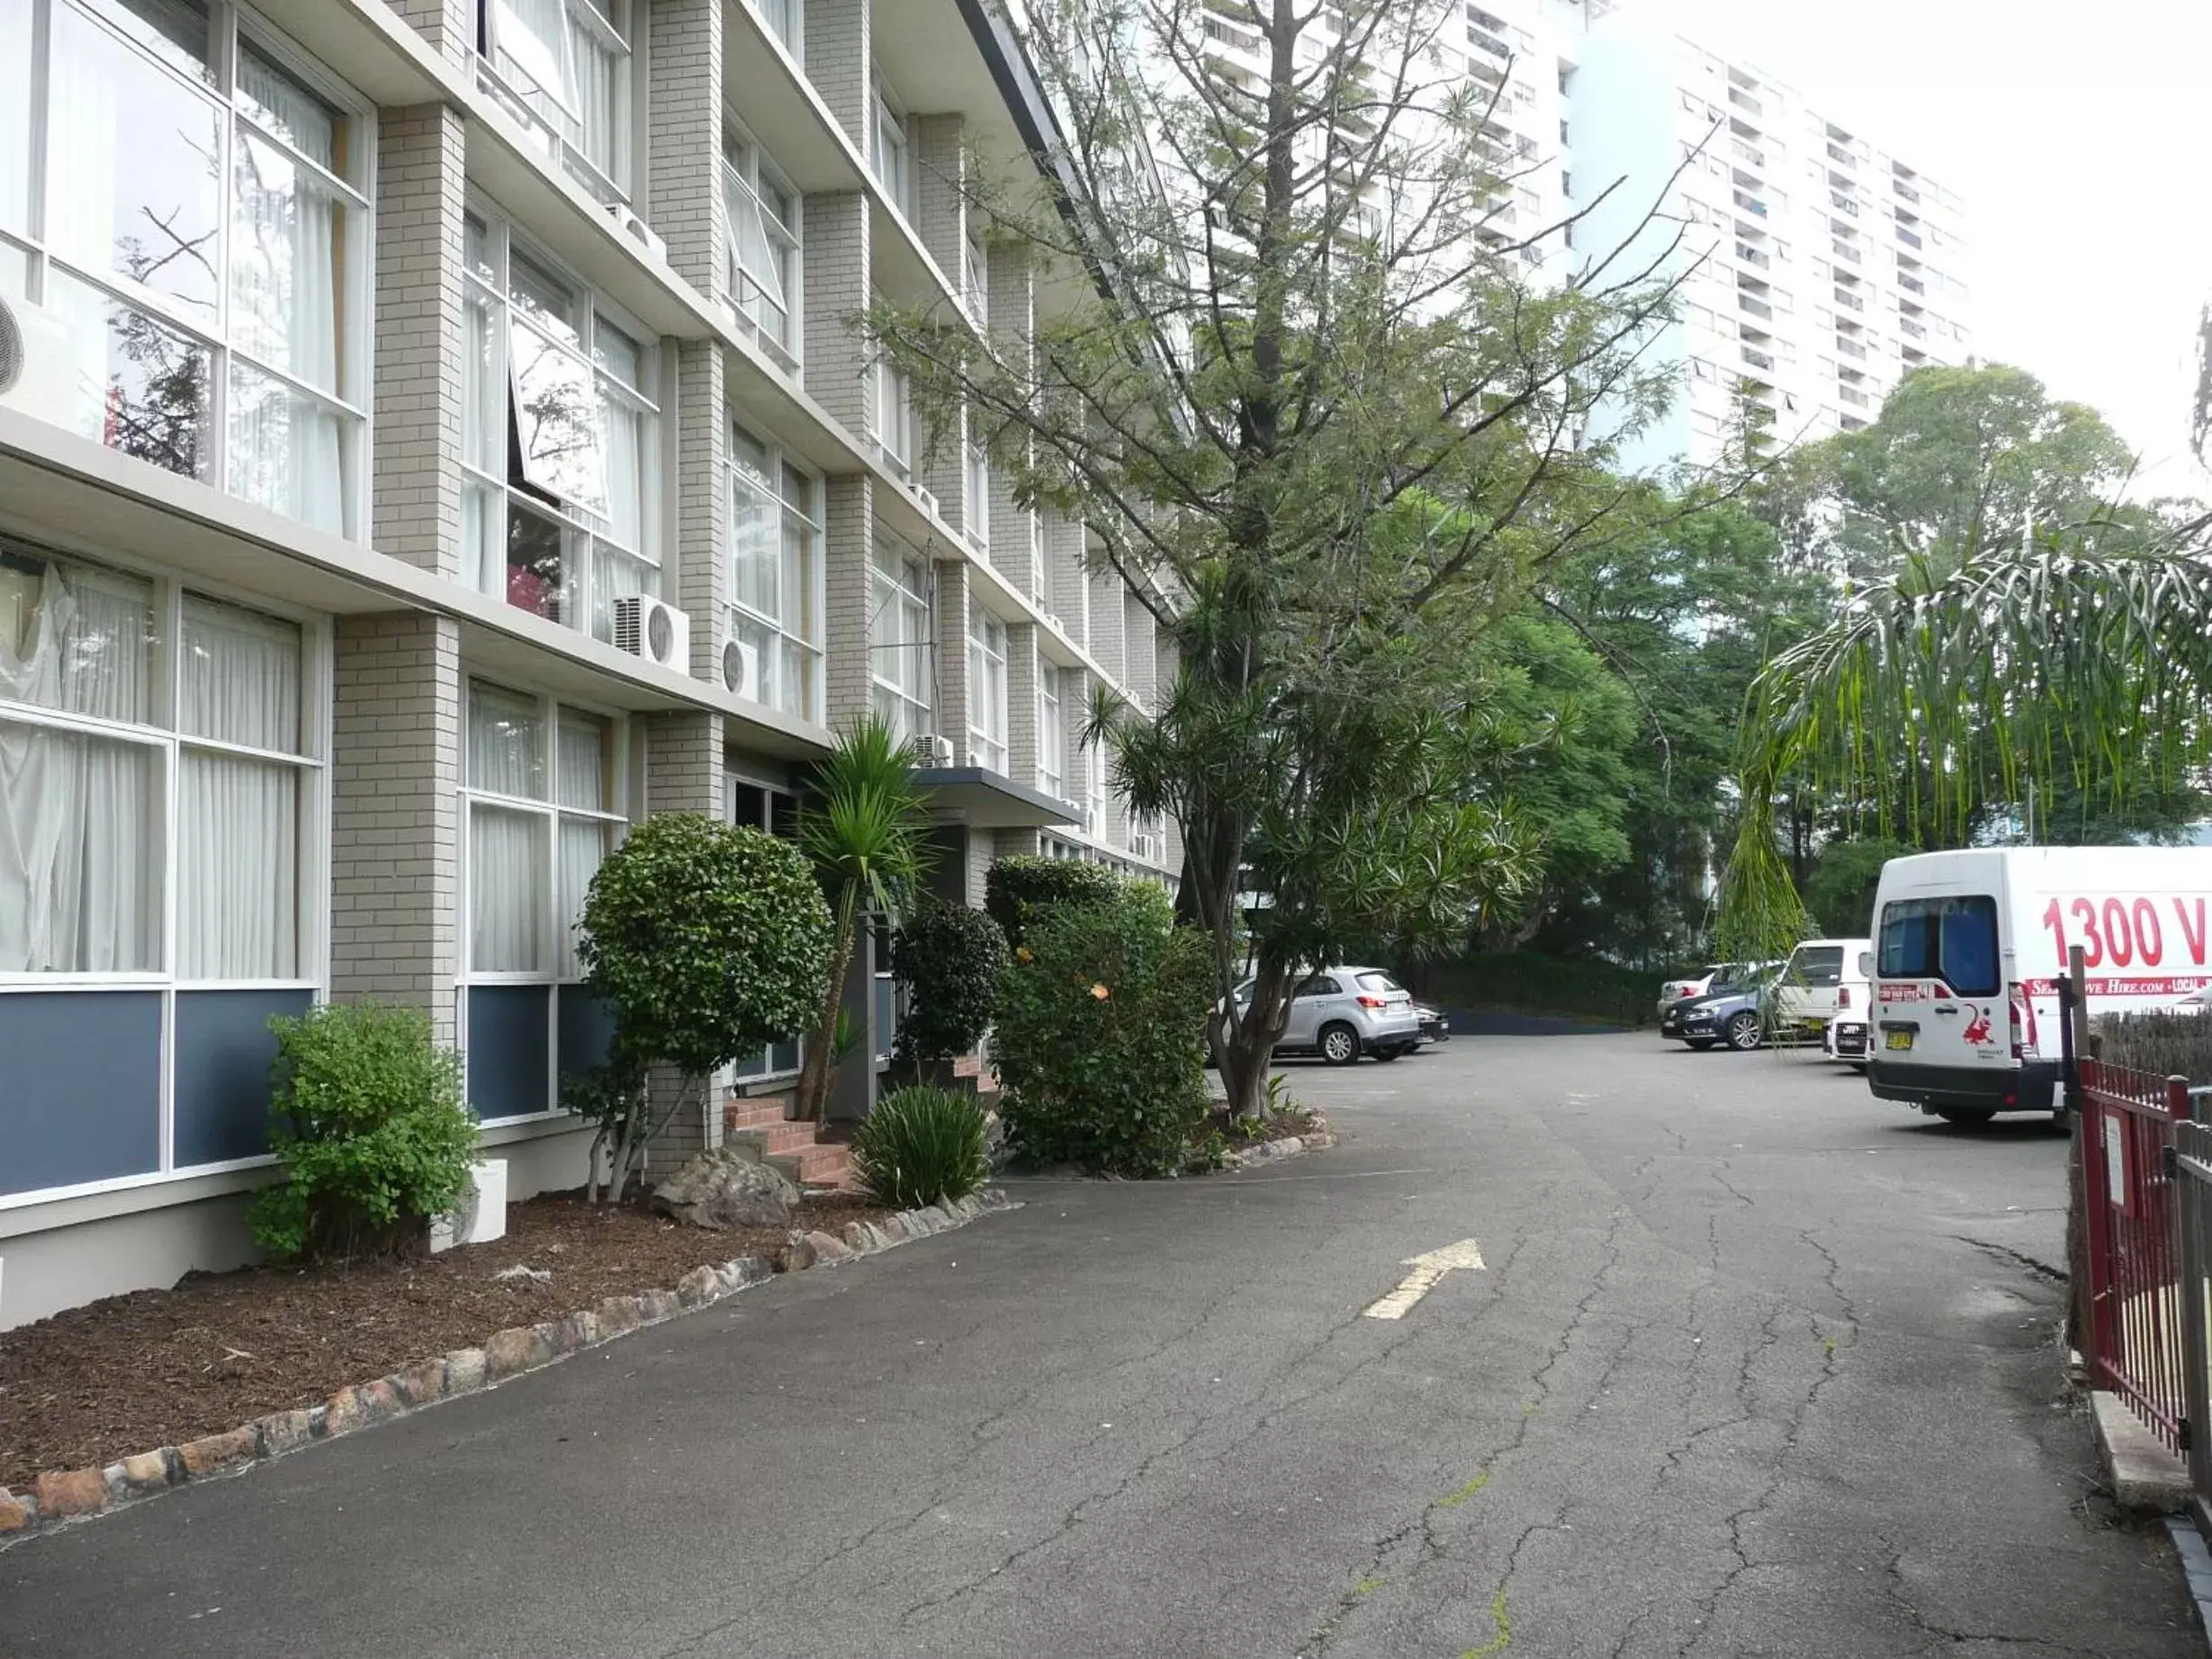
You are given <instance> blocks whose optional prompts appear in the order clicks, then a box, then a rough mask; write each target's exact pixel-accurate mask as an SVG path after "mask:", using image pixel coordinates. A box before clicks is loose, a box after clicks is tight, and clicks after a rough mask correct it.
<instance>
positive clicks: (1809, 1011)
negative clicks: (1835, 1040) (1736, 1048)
mask: <svg viewBox="0 0 2212 1659" xmlns="http://www.w3.org/2000/svg"><path fill="white" fill-rule="evenodd" d="M1873 947H1874V941H1873V940H1872V939H1807V940H1805V941H1804V942H1803V944H1801V945H1800V946H1798V947H1797V948H1796V949H1795V950H1794V951H1792V952H1791V953H1790V960H1789V965H1788V966H1786V967H1785V968H1784V969H1783V970H1782V982H1781V983H1780V984H1779V985H1777V986H1776V987H1775V1010H1774V1011H1775V1026H1776V1029H1777V1030H1778V1031H1779V1032H1780V1033H1781V1034H1782V1035H1783V1036H1794V1037H1818V1036H1820V1035H1821V1033H1822V1032H1824V1031H1826V1030H1827V1029H1828V1022H1829V1021H1830V1020H1831V1019H1833V1018H1835V1017H1836V1009H1838V1007H1839V1006H1840V1004H1841V998H1840V996H1839V992H1840V991H1841V990H1842V988H1843V982H1844V981H1845V980H1847V979H1848V978H1849V977H1850V973H1849V970H1850V969H1851V968H1854V967H1856V966H1857V964H1858V959H1859V957H1860V956H1861V955H1863V954H1865V953H1866V951H1868V950H1871V949H1872V948H1873Z"/></svg>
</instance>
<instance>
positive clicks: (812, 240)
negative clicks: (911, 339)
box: [800, 8, 875, 432]
mask: <svg viewBox="0 0 2212 1659" xmlns="http://www.w3.org/2000/svg"><path fill="white" fill-rule="evenodd" d="M810 12H811V8H810ZM810 55H811V54H810ZM868 229H869V227H868V198H867V197H866V196H864V195H862V194H860V193H859V192H858V191H841V192H837V193H832V194H827V195H818V196H809V197H807V198H806V274H805V288H804V290H803V291H802V293H801V296H800V310H801V318H800V324H801V327H802V329H803V330H804V333H805V357H806V390H808V391H810V392H812V393H813V394H814V399H815V400H816V401H817V402H819V403H820V404H821V405H822V407H823V408H824V409H826V410H828V411H829V413H830V415H831V416H832V417H833V418H835V419H836V420H838V421H840V422H841V423H843V424H844V425H845V426H848V427H850V429H851V430H853V431H854V432H865V431H870V430H872V429H873V426H872V422H871V421H870V418H869V408H868V404H869V394H870V392H871V390H873V387H874V383H875V376H874V374H873V373H872V372H871V371H870V364H869V357H868V348H867V346H866V345H864V343H863V342H862V340H861V338H860V336H859V334H858V333H856V332H855V330H854V328H853V326H852V318H854V317H855V316H856V315H858V314H859V312H861V311H864V310H866V309H868V300H869V294H868Z"/></svg>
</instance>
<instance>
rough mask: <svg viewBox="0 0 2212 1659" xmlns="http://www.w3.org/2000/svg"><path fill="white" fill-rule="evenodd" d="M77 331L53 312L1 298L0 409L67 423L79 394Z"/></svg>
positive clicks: (24, 301)
mask: <svg viewBox="0 0 2212 1659" xmlns="http://www.w3.org/2000/svg"><path fill="white" fill-rule="evenodd" d="M76 363H77V354H76V336H75V334H74V333H73V331H72V330H71V329H70V327H69V325H68V324H67V322H66V321H64V320H63V319H62V318H60V317H58V316H57V315H55V313H53V312H51V311H49V310H44V309H40V307H38V306H35V305H32V304H31V302H30V301H28V300H13V299H10V300H0V408H9V409H18V410H21V411H22V413H23V414H25V415H34V416H36V417H38V418H39V419H40V420H47V421H52V422H53V423H54V424H55V425H57V426H61V425H66V424H67V422H68V421H69V419H70V417H71V416H72V415H74V414H75V412H76V407H77V404H78V401H79V399H78V397H77V370H76Z"/></svg>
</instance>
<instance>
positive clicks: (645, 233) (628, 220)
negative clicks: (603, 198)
mask: <svg viewBox="0 0 2212 1659" xmlns="http://www.w3.org/2000/svg"><path fill="white" fill-rule="evenodd" d="M607 218H609V219H611V220H614V221H615V228H616V229H618V230H620V231H621V232H622V234H623V235H625V236H626V237H628V238H630V239H631V240H632V241H633V242H635V243H636V244H637V245H638V246H639V247H642V248H643V249H644V250H645V251H646V252H647V253H649V254H651V255H652V256H653V257H654V258H655V259H658V260H661V261H662V262H664V263H665V262H666V260H667V259H668V256H669V245H668V239H667V238H665V237H663V236H662V235H661V233H660V232H659V231H657V230H655V229H653V228H652V226H651V225H649V224H647V223H646V222H645V221H644V220H642V219H640V218H639V217H638V216H637V215H636V214H635V213H634V212H632V211H630V209H629V208H628V207H627V206H626V205H625V203H623V202H608V203H607Z"/></svg>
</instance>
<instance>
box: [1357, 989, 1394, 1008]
mask: <svg viewBox="0 0 2212 1659" xmlns="http://www.w3.org/2000/svg"><path fill="white" fill-rule="evenodd" d="M1360 1006H1361V1007H1362V1008H1388V1007H1389V1006H1390V1005H1389V1003H1388V1002H1386V1001H1384V1000H1382V999H1381V998H1380V997H1377V996H1371V995H1369V994H1368V993H1367V992H1365V991H1362V992H1361V993H1360Z"/></svg>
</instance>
